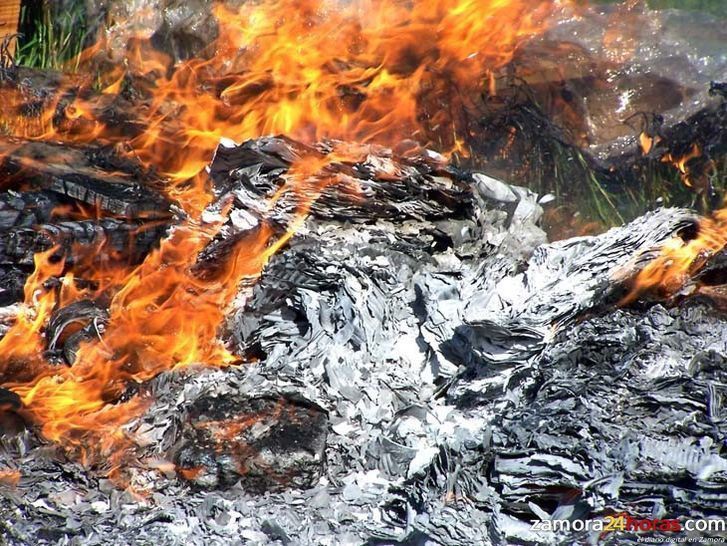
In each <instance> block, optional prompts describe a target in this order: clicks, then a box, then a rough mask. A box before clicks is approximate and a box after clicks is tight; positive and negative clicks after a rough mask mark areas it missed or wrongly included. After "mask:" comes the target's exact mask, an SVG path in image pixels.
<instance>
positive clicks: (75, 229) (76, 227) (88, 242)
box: [0, 218, 167, 266]
mask: <svg viewBox="0 0 727 546" xmlns="http://www.w3.org/2000/svg"><path fill="white" fill-rule="evenodd" d="M166 228H167V224H165V223H162V222H159V223H151V222H142V221H124V220H118V219H114V218H107V219H102V220H81V221H77V222H74V221H67V222H58V223H55V224H41V225H39V226H34V227H32V228H27V227H19V228H12V229H10V230H7V231H5V232H1V233H0V264H3V265H11V266H32V265H33V257H34V255H35V254H36V253H37V252H43V251H46V250H49V249H50V248H52V247H54V246H58V256H59V257H60V255H61V254H65V255H66V262H67V263H73V262H74V261H75V258H76V257H75V256H74V254H73V253H71V252H68V251H69V250H71V248H72V247H73V246H74V245H84V246H87V247H96V246H99V245H107V248H109V249H112V250H117V251H122V252H123V253H124V255H125V257H126V258H127V259H128V260H129V261H130V262H132V263H133V262H138V261H139V260H140V259H142V258H143V257H144V256H145V255H146V254H147V253H148V252H149V250H150V249H151V248H152V247H153V246H154V245H155V244H157V243H158V241H159V240H160V238H161V237H162V236H163V234H164V233H165V231H166Z"/></svg>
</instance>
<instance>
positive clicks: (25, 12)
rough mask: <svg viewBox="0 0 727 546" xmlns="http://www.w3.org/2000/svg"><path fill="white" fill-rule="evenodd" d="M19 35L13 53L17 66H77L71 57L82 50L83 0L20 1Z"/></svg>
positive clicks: (67, 69)
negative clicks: (21, 4)
mask: <svg viewBox="0 0 727 546" xmlns="http://www.w3.org/2000/svg"><path fill="white" fill-rule="evenodd" d="M20 28H21V33H22V35H21V37H20V39H19V41H18V49H17V52H16V54H15V62H16V63H17V64H19V65H23V66H29V67H33V68H43V69H48V68H50V69H64V70H66V71H68V72H74V71H76V70H77V69H78V66H77V63H75V62H73V61H74V59H76V58H77V57H78V55H79V54H80V53H81V52H82V51H83V49H84V47H85V45H86V41H87V40H86V39H87V37H88V33H87V32H86V31H85V30H84V29H85V28H86V14H85V5H84V1H83V0H71V1H69V0H66V1H64V2H54V1H52V0H43V1H41V2H35V3H33V2H28V3H24V5H23V8H22V10H21V14H20Z"/></svg>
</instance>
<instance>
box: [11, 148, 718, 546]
mask: <svg viewBox="0 0 727 546" xmlns="http://www.w3.org/2000/svg"><path fill="white" fill-rule="evenodd" d="M331 146H332V145H331V144H330V143H328V144H322V145H319V146H316V147H314V148H309V147H305V146H303V145H301V144H298V143H296V142H294V141H290V140H287V139H283V138H273V137H270V138H264V139H259V140H256V141H251V142H247V143H244V144H242V145H241V146H230V145H227V146H225V147H221V148H220V149H219V150H218V152H217V154H216V158H215V162H214V163H213V164H212V166H211V173H212V177H213V180H214V183H215V187H216V191H217V196H218V201H217V202H216V203H213V204H211V205H210V207H209V209H208V211H207V213H206V214H208V215H220V214H221V211H223V210H225V214H226V215H227V216H226V217H227V221H226V224H225V225H224V227H223V231H222V233H223V235H221V236H219V237H218V238H216V239H214V240H212V241H211V242H210V246H209V247H208V249H207V251H206V252H204V253H203V254H202V258H201V261H200V264H202V265H199V264H198V266H199V267H200V268H202V269H201V270H204V268H206V267H208V266H209V265H210V264H214V263H215V260H217V259H218V258H216V256H220V252H221V249H222V248H223V247H224V241H225V238H226V237H231V238H234V237H235V236H236V234H240V233H244V232H245V231H247V230H255V229H259V226H260V225H261V224H262V223H265V222H268V223H269V225H270V226H272V228H274V229H277V230H280V231H281V232H283V231H284V230H286V229H287V228H288V227H289V224H290V222H291V221H292V219H293V218H294V216H293V213H292V211H294V210H295V207H296V204H297V203H296V199H299V198H297V197H296V195H295V193H294V192H292V193H291V195H289V196H287V197H285V198H283V197H281V198H279V199H278V200H277V201H276V202H275V204H274V206H273V207H272V208H269V209H268V210H267V211H263V208H262V207H261V206H260V203H263V202H264V200H265V198H267V197H270V196H271V195H274V194H276V192H278V190H279V188H280V187H281V185H282V184H283V183H284V181H285V180H286V177H288V175H289V171H290V170H293V169H294V167H293V166H292V165H295V161H296V159H299V158H300V157H301V155H309V154H317V157H319V158H320V157H326V156H327V155H328V154H330V153H331V150H332V147H331ZM338 150H339V152H340V150H342V148H341V144H340V143H339V144H338ZM365 151H366V153H365V154H363V155H361V154H359V155H357V156H356V158H355V159H352V160H340V159H337V160H336V161H331V162H324V163H326V164H327V166H326V167H325V168H326V169H328V171H327V172H328V176H331V175H332V174H333V175H336V176H339V175H340V174H341V173H343V174H344V175H345V176H346V177H351V178H355V179H356V186H355V187H358V188H360V189H361V191H363V192H365V194H366V196H367V204H364V203H363V202H362V201H359V200H356V199H354V198H353V197H355V194H351V195H346V192H347V191H348V190H350V189H351V188H352V187H354V186H353V185H351V184H349V185H346V184H338V185H337V184H333V183H331V184H329V185H327V186H326V187H325V188H324V190H323V191H322V192H321V196H328V197H327V198H325V199H324V198H323V197H322V198H321V199H320V200H319V201H317V202H316V203H315V205H314V206H312V208H311V215H310V216H309V217H308V219H307V220H306V221H305V222H304V224H303V225H301V226H299V227H298V231H297V232H296V234H295V236H294V237H292V239H290V240H289V241H288V243H287V244H286V246H285V247H284V248H282V249H280V250H279V252H278V253H276V254H275V255H274V256H273V257H272V258H271V259H270V262H269V263H268V265H267V267H266V268H265V270H264V272H263V274H262V277H261V278H260V279H259V280H258V281H257V282H256V283H254V284H250V283H243V285H242V286H241V287H240V292H239V295H238V298H237V300H236V301H235V303H234V305H233V308H232V309H231V310H230V312H229V315H228V316H229V319H228V322H227V324H226V327H225V330H224V331H223V332H221V335H222V336H223V338H224V339H226V340H227V341H228V343H229V344H230V346H231V347H233V348H234V349H235V352H236V353H237V354H239V355H241V356H243V357H244V358H245V360H246V361H247V363H245V364H242V365H240V366H232V367H229V368H224V369H217V370H210V369H198V370H196V369H187V370H178V371H171V372H166V373H164V374H162V375H160V376H158V377H157V378H155V379H153V380H151V381H149V382H147V383H146V384H144V385H142V386H140V388H139V389H138V391H137V395H139V396H143V397H145V399H148V400H149V401H150V405H149V407H148V409H147V410H146V412H145V413H144V415H143V416H142V417H141V418H139V419H138V420H136V421H134V422H132V423H130V424H129V426H128V427H127V428H126V431H127V433H128V434H129V437H130V438H133V439H134V443H135V445H136V448H135V449H136V457H137V460H138V461H139V462H138V463H137V465H136V466H135V467H133V468H127V469H125V470H126V472H127V473H128V474H129V477H128V479H129V483H130V484H132V485H133V487H134V488H141V489H143V490H145V491H146V492H147V495H149V497H148V498H149V499H150V500H148V501H144V502H138V501H133V500H132V499H131V497H127V496H125V495H126V494H125V493H121V492H119V491H118V490H117V489H116V488H115V487H114V486H113V485H112V484H109V483H108V482H106V481H105V480H104V479H103V478H99V477H98V476H96V475H94V474H93V473H90V474H89V473H88V472H87V471H84V470H81V469H80V468H78V467H76V465H75V464H74V463H70V462H67V461H65V462H63V463H62V466H59V463H57V462H54V461H53V460H51V459H49V458H48V457H46V456H44V455H43V454H42V453H41V452H40V451H39V450H37V449H30V450H28V449H27V448H26V449H22V450H20V451H18V448H17V445H16V444H13V445H15V446H16V447H13V445H8V449H11V448H12V449H15V451H14V452H13V451H12V449H11V451H10V452H13V453H14V454H15V455H14V459H13V461H14V462H13V468H14V467H16V466H19V467H20V468H22V469H23V475H22V477H21V478H20V479H19V482H18V484H17V486H16V488H15V489H11V490H9V491H8V493H7V494H6V495H4V496H3V497H2V501H1V502H0V512H1V513H2V515H3V516H5V519H6V521H11V522H13V523H12V524H6V529H7V531H6V532H5V536H6V537H11V538H9V539H8V540H11V541H13V540H15V541H20V542H22V540H37V539H41V538H42V537H44V536H49V535H48V533H52V536H53V537H54V538H53V540H77V541H83V542H84V543H87V544H94V543H104V542H108V540H110V539H112V538H113V540H115V541H120V542H125V543H127V542H128V543H134V542H160V543H169V544H182V543H186V544H188V543H209V542H210V541H214V540H219V541H235V540H243V541H245V542H246V543H250V544H261V545H262V544H271V543H273V544H322V543H323V544H325V543H330V544H363V543H368V544H400V543H407V544H408V543H426V542H427V541H429V542H431V543H435V544H448V545H450V544H454V545H457V544H462V545H470V544H512V543H523V544H558V543H563V542H573V541H581V542H585V543H593V544H595V543H597V542H598V541H599V540H600V542H599V543H603V541H604V540H605V543H607V544H618V543H619V542H618V541H619V540H620V537H619V536H617V535H613V536H610V537H606V538H605V539H599V538H598V534H597V533H596V534H590V535H589V534H587V533H583V532H577V531H574V532H572V533H570V534H569V533H564V532H562V533H560V534H558V533H552V532H545V531H533V530H532V529H531V524H532V521H534V520H537V521H539V520H543V519H549V518H574V517H588V518H594V517H595V518H597V517H603V516H605V515H608V514H613V513H617V512H620V511H626V512H628V513H629V514H632V515H634V516H637V515H641V516H644V517H646V516H651V517H658V516H664V517H666V516H668V517H670V518H685V517H695V516H697V517H700V516H703V517H714V516H717V515H720V514H723V507H724V501H725V499H726V498H727V497H726V495H727V489H725V487H726V484H727V460H725V458H724V453H723V447H722V441H723V438H724V434H725V431H724V427H725V419H724V407H723V406H724V400H725V396H724V392H723V391H724V384H725V382H726V378H725V377H724V373H723V369H722V368H723V363H724V362H725V359H726V358H727V338H725V328H724V327H723V325H724V316H723V315H722V314H721V312H720V311H719V310H718V309H716V308H715V307H713V306H710V305H708V304H705V303H704V301H700V300H699V298H692V299H691V300H687V301H686V303H685V304H684V305H680V306H679V307H673V308H666V307H664V306H662V305H660V304H659V303H657V302H651V303H650V304H649V306H642V307H633V308H630V309H618V308H617V307H616V306H615V303H616V302H617V301H619V298H620V295H621V294H622V291H623V284H624V283H625V282H627V280H628V279H629V278H630V277H631V276H633V274H634V273H635V272H637V271H638V270H639V269H640V268H641V267H643V265H644V264H645V263H646V262H647V261H648V260H649V259H650V258H651V257H653V256H654V255H655V254H656V252H658V248H659V246H660V245H661V244H662V243H663V242H664V241H665V240H667V239H669V238H670V237H671V236H673V235H674V234H677V233H682V232H684V231H685V230H687V231H688V230H689V229H690V227H692V226H693V223H694V216H693V214H692V213H690V212H688V211H685V210H680V209H662V210H658V211H655V212H653V213H650V214H647V215H645V216H643V217H642V218H639V219H638V220H636V221H634V222H632V223H630V224H627V225H625V226H623V227H620V228H614V229H612V230H611V231H608V232H606V233H604V234H602V235H599V236H591V237H579V238H574V239H570V240H566V241H561V242H557V243H551V244H547V243H546V241H545V237H544V234H543V232H542V230H540V228H539V227H538V225H537V224H538V221H539V218H540V216H541V212H542V209H541V207H540V206H539V204H538V202H537V197H536V196H535V195H534V194H533V193H531V192H529V191H528V190H525V189H523V188H519V187H516V186H511V185H508V184H505V183H502V182H499V181H497V180H494V179H491V178H489V177H486V176H484V175H482V174H479V173H472V172H460V171H458V170H454V169H451V168H449V167H447V166H446V165H443V164H442V163H441V162H439V161H438V160H437V158H436V157H435V156H431V155H429V154H428V153H426V152H423V151H422V152H418V154H419V155H417V154H410V155H407V156H405V157H404V156H400V155H397V154H394V153H392V152H391V151H389V150H385V149H381V148H377V147H370V148H366V149H365ZM382 165H385V166H386V168H385V169H384V168H381V166H382ZM331 173H332V174H331ZM384 176H385V177H386V178H387V180H386V181H385V180H384V179H383V178H384ZM344 180H348V179H347V178H344ZM316 182H320V179H319V178H318V179H316ZM386 184H391V187H390V188H389V187H386ZM714 263H715V265H713V266H711V267H712V268H711V269H709V268H707V269H705V271H714V270H716V269H718V267H719V262H718V261H717V262H714ZM710 274H711V275H712V276H714V273H710ZM78 315H79V316H80V315H82V316H84V317H85V318H84V320H83V321H82V324H80V325H81V326H83V324H86V325H87V324H89V322H88V321H89V320H90V321H92V322H93V321H97V318H98V314H97V311H96V310H95V307H94V305H93V304H91V303H90V302H89V303H84V304H83V305H82V309H79V310H78ZM70 316H74V313H73V312H72V311H71V310H70V309H67V310H63V311H59V312H58V313H57V314H56V320H55V321H54V324H55V325H56V326H57V327H56V328H55V330H53V331H54V332H59V333H58V335H56V336H54V338H55V339H56V340H57V341H56V343H55V348H56V350H58V349H61V350H62V351H63V354H64V355H66V353H67V352H68V349H72V347H73V343H72V342H73V339H72V338H69V337H66V334H65V330H64V325H66V324H68V320H67V319H68V317H70ZM78 326H79V325H76V328H78ZM66 328H67V326H66ZM86 330H87V326H85V327H83V328H81V329H80V330H77V332H78V333H79V335H81V336H83V335H87V334H88V333H87V331H86ZM70 331H72V330H69V332H70ZM94 335H95V334H94ZM64 339H66V341H65V346H63V345H62V344H63V343H64ZM59 343H60V344H61V345H59ZM69 344H70V347H69ZM65 358H67V359H69V360H72V355H70V358H69V355H66V356H65ZM132 395H133V392H132V393H130V396H132ZM25 434H26V435H27V432H26V433H25ZM170 463H171V464H172V465H171V467H170ZM60 468H63V471H62V472H61V471H60ZM17 537H21V538H22V540H21V539H19V538H17Z"/></svg>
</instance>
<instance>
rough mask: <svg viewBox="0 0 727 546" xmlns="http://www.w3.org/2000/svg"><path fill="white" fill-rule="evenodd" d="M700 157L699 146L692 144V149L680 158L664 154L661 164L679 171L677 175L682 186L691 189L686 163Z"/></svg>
mask: <svg viewBox="0 0 727 546" xmlns="http://www.w3.org/2000/svg"><path fill="white" fill-rule="evenodd" d="M701 155H702V151H701V149H700V148H699V145H698V144H696V143H694V144H692V147H691V148H690V149H689V151H688V152H687V153H686V154H684V155H682V156H674V155H672V154H671V153H666V154H664V155H663V156H662V158H661V162H662V163H670V164H671V165H673V166H674V167H676V168H677V169H678V170H679V174H680V175H681V177H682V181H683V182H684V184H685V185H686V186H687V187H688V188H691V187H692V180H691V178H690V174H691V172H690V170H689V166H688V165H687V163H688V162H689V161H690V160H692V159H694V158H696V157H700V156H701Z"/></svg>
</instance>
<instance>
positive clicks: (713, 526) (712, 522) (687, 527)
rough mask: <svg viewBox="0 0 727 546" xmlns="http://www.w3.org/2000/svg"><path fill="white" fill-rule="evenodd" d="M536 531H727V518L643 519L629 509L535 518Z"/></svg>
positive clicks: (534, 527)
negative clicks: (600, 516) (606, 513)
mask: <svg viewBox="0 0 727 546" xmlns="http://www.w3.org/2000/svg"><path fill="white" fill-rule="evenodd" d="M531 530H533V531H544V532H553V533H559V532H570V531H576V532H579V531H596V532H599V533H601V534H602V535H607V534H608V533H615V532H631V533H653V532H659V533H681V532H683V531H685V532H688V533H693V532H699V533H705V532H709V533H723V532H727V519H716V518H715V519H713V518H708V519H687V520H678V519H661V518H640V517H635V516H632V515H630V514H627V513H626V512H621V513H619V514H614V515H610V516H605V517H604V518H603V519H590V520H583V519H575V520H565V519H551V520H543V521H535V522H533V524H532V526H531Z"/></svg>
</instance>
